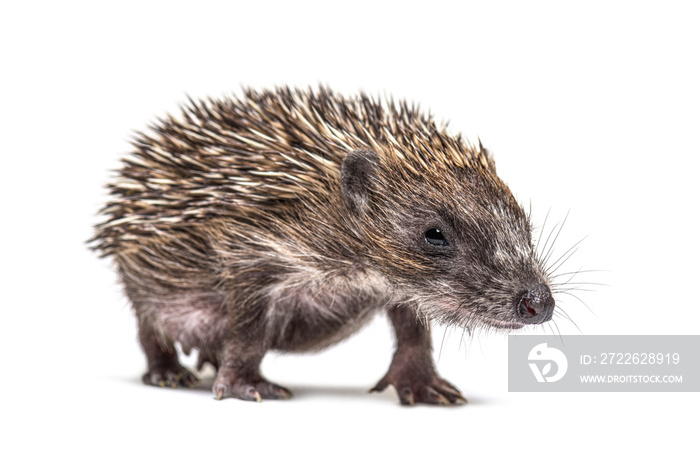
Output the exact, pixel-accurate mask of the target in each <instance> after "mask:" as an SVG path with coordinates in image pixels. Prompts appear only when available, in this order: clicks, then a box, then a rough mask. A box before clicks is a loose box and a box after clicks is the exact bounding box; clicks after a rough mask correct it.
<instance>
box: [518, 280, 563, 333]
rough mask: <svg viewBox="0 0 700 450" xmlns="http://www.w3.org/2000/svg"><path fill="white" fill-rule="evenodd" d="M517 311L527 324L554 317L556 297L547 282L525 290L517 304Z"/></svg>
mask: <svg viewBox="0 0 700 450" xmlns="http://www.w3.org/2000/svg"><path fill="white" fill-rule="evenodd" d="M515 312H516V314H517V315H518V318H520V321H521V322H523V323H527V324H532V323H542V322H546V321H548V320H549V319H551V318H552V313H553V312H554V298H552V292H551V291H550V290H549V287H547V285H546V284H540V285H538V286H536V287H534V288H533V289H530V290H528V291H525V292H523V293H522V294H521V295H520V298H519V299H518V301H517V303H516V305H515Z"/></svg>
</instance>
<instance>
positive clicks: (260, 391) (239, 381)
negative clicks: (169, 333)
mask: <svg viewBox="0 0 700 450" xmlns="http://www.w3.org/2000/svg"><path fill="white" fill-rule="evenodd" d="M265 352H266V349H265V348H262V347H261V346H260V345H256V344H253V343H241V342H237V341H228V342H225V343H224V345H223V346H222V347H221V350H220V351H219V354H218V357H217V359H218V364H217V365H218V371H217V373H216V379H215V380H214V385H213V387H212V390H213V391H214V395H215V396H216V399H217V400H221V399H223V398H227V397H233V398H239V399H241V400H251V401H258V402H260V401H262V399H288V398H290V397H291V396H292V393H291V391H289V390H288V389H286V388H283V387H282V386H279V385H276V384H274V383H271V382H269V381H268V380H266V379H265V378H264V377H263V376H262V374H261V373H260V362H261V361H262V358H263V356H265Z"/></svg>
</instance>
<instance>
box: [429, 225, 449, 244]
mask: <svg viewBox="0 0 700 450" xmlns="http://www.w3.org/2000/svg"><path fill="white" fill-rule="evenodd" d="M425 242H427V243H428V244H430V245H435V246H447V245H450V244H449V243H448V242H447V239H445V236H444V235H443V234H442V231H440V230H439V229H437V228H431V229H429V230H428V231H426V232H425Z"/></svg>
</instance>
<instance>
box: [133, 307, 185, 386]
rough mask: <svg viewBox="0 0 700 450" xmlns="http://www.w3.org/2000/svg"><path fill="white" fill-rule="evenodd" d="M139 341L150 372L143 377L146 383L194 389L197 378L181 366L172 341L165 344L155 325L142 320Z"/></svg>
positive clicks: (140, 321) (140, 320)
mask: <svg viewBox="0 0 700 450" xmlns="http://www.w3.org/2000/svg"><path fill="white" fill-rule="evenodd" d="M139 341H140V342H141V347H142V348H143V351H144V353H146V359H147V360H148V372H146V373H145V374H144V375H143V382H144V383H146V384H151V385H154V386H160V387H166V386H167V387H173V388H175V387H177V386H178V385H179V386H186V387H194V385H195V384H196V383H197V381H198V380H197V377H196V376H194V374H192V372H190V371H189V370H187V369H185V368H184V367H182V366H181V365H180V361H179V360H178V358H177V351H176V350H175V346H174V345H173V343H172V341H168V342H164V341H163V339H162V338H159V337H158V335H157V333H156V331H155V330H154V328H153V325H151V323H150V322H149V321H147V320H142V319H141V318H139Z"/></svg>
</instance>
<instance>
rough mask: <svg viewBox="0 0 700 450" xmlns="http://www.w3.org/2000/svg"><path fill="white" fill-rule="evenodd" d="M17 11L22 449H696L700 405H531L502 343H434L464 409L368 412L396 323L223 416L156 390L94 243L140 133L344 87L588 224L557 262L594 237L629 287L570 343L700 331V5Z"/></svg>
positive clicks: (12, 424)
mask: <svg viewBox="0 0 700 450" xmlns="http://www.w3.org/2000/svg"><path fill="white" fill-rule="evenodd" d="M9 3H10V2H5V3H3V6H2V7H0V51H1V54H0V58H1V59H0V93H1V97H0V119H1V120H0V127H1V128H0V137H1V141H0V142H1V143H0V145H1V147H2V159H1V160H0V161H1V162H0V173H1V176H0V183H1V185H0V195H1V196H2V197H1V202H0V211H1V214H2V216H1V220H0V227H1V228H0V244H1V247H0V255H1V256H0V264H1V265H2V266H1V270H0V277H1V278H0V279H1V280H2V284H1V285H0V296H1V299H2V302H1V303H0V333H1V337H2V340H1V341H0V342H1V343H2V345H3V349H2V353H1V355H2V361H3V362H2V378H1V379H0V380H1V381H0V411H1V412H2V416H3V417H2V418H1V419H0V447H2V448H39V447H38V445H40V444H41V445H42V446H43V447H44V448H46V447H50V448H54V447H59V448H184V447H192V448H194V447H195V446H196V447H197V448H214V446H216V448H221V447H222V446H223V447H226V448H228V447H231V448H250V447H249V446H255V447H254V448H260V447H262V448H298V447H299V446H302V445H304V446H311V447H313V446H323V447H340V448H356V447H360V446H366V445H372V448H380V447H379V445H383V447H384V448H386V447H387V446H388V445H392V448H394V447H396V448H403V447H408V448H411V447H419V446H420V447H423V448H427V447H428V446H430V447H433V446H439V447H441V448H450V449H456V448H492V447H493V446H497V447H502V446H506V445H507V446H509V447H511V448H518V449H520V448H570V447H574V448H576V447H581V448H584V447H592V446H593V447H603V448H605V447H612V446H618V445H619V446H624V447H628V446H630V447H633V448H651V447H657V446H663V447H665V448H679V447H680V448H682V447H693V446H695V445H697V444H696V443H695V442H693V441H694V440H695V436H696V435H697V433H696V427H697V417H698V416H697V412H696V411H697V404H698V401H699V400H700V396H699V395H698V394H697V393H669V394H661V393H628V394H623V393H600V394H580V393H578V394H577V393H563V394H556V393H553V394H544V393H543V394H534V393H532V394H525V393H508V392H507V374H506V370H507V359H506V358H507V345H506V336H505V335H502V334H495V333H485V332H479V333H477V334H476V336H475V337H473V338H468V337H464V338H463V334H462V332H461V331H459V330H450V331H448V332H447V333H446V332H445V330H444V329H442V328H436V329H435V356H436V358H438V355H439V361H438V368H439V370H440V372H441V373H442V375H444V376H445V377H446V378H447V379H449V380H451V381H452V382H454V383H455V384H456V385H458V386H459V387H460V388H461V389H462V390H463V392H464V393H465V395H466V397H468V398H469V400H470V402H469V404H467V405H465V406H461V407H453V408H438V407H428V406H420V407H415V408H405V407H400V406H399V405H398V400H397V399H396V396H395V393H394V392H393V391H391V390H389V391H387V392H385V393H383V394H374V395H369V394H366V390H367V389H368V388H369V387H371V386H372V385H373V383H374V382H376V381H377V380H378V379H379V378H380V377H381V376H382V375H383V374H384V371H385V370H386V368H387V367H388V364H389V361H390V358H391V353H392V348H391V347H392V335H391V331H390V328H389V326H388V324H387V323H386V320H385V318H384V317H378V318H377V320H376V321H375V322H373V323H372V324H371V326H370V327H368V328H367V329H365V330H364V331H363V332H362V333H360V334H359V335H357V336H356V337H354V338H353V339H351V340H349V341H347V342H345V343H344V344H342V345H340V346H337V347H335V348H333V349H330V350H328V351H326V352H323V353H321V354H318V355H302V356H283V355H270V356H268V357H267V358H266V359H265V361H264V363H263V370H264V372H265V373H266V375H268V376H269V378H271V379H272V380H274V381H276V382H278V383H280V384H282V385H285V386H287V387H289V388H291V389H292V390H293V391H294V392H295V394H296V395H295V397H294V398H293V399H292V400H291V401H289V402H274V401H266V402H263V403H262V404H253V403H246V402H241V401H237V400H226V401H222V402H216V401H213V400H212V395H211V393H210V391H209V389H210V384H211V375H212V374H211V373H204V374H202V377H203V383H202V385H201V387H200V388H198V389H195V390H192V391H188V390H182V389H181V390H176V391H172V390H169V389H157V388H151V387H147V386H144V385H142V384H141V382H140V376H141V374H142V372H143V371H144V369H145V361H144V358H143V355H142V354H141V351H140V349H139V347H138V345H137V342H136V331H135V323H134V319H133V317H132V314H131V312H130V310H129V306H128V303H127V301H126V299H125V298H124V296H123V295H122V294H121V291H120V288H119V286H118V285H117V283H116V277H115V275H114V272H113V271H112V269H111V266H110V264H109V263H108V262H107V261H101V260H98V259H97V258H96V257H95V255H94V254H91V253H90V252H88V251H87V250H86V246H85V245H84V241H85V240H86V239H88V238H89V237H90V235H91V227H92V225H93V224H94V223H95V222H96V221H97V219H96V217H95V212H96V211H97V209H99V207H100V205H101V204H102V202H104V200H105V190H104V189H103V188H102V186H103V185H104V184H105V183H106V181H107V180H108V178H109V171H110V170H113V169H115V168H117V167H118V159H119V157H120V156H122V155H124V154H125V153H126V152H128V151H129V145H128V143H127V140H128V138H129V135H130V133H131V132H132V131H133V130H138V129H143V128H144V126H145V125H146V124H147V123H148V122H149V121H150V120H152V119H153V118H154V117H156V116H158V115H162V114H164V113H165V112H175V111H176V109H177V106H178V105H179V104H181V103H182V102H183V101H184V100H185V96H186V95H187V94H189V95H190V96H192V97H200V96H221V95H227V94H235V93H238V92H240V89H241V86H252V87H271V86H275V85H280V84H290V85H293V86H301V87H305V86H308V85H317V84H318V83H319V82H321V83H324V84H328V85H329V86H331V87H333V88H334V89H336V90H338V91H340V92H342V93H347V94H352V93H355V92H357V91H358V90H360V89H364V90H366V91H367V92H369V93H373V94H383V93H386V94H391V95H393V96H395V97H398V98H401V97H404V98H408V99H410V100H415V101H417V102H419V103H420V104H421V105H423V106H424V107H425V108H426V109H430V110H431V111H432V112H433V113H434V114H435V115H436V117H437V118H438V119H439V120H448V119H449V120H450V124H451V129H452V130H454V131H456V132H457V131H459V132H462V133H464V134H465V135H466V136H468V137H469V138H470V139H471V140H473V141H475V140H476V139H477V138H481V140H482V142H483V143H484V144H485V145H486V146H487V147H489V148H490V149H491V150H492V151H493V152H494V154H495V157H496V162H497V165H498V169H499V174H500V175H501V177H502V178H503V179H504V180H505V181H506V182H507V183H508V184H509V186H510V187H511V189H512V190H513V191H514V192H515V194H516V196H517V197H518V198H519V199H520V201H521V202H523V203H524V204H526V205H529V204H530V202H531V203H532V208H533V214H534V217H535V221H536V222H537V223H539V224H540V225H541V224H542V221H543V219H544V216H545V215H546V213H547V211H548V210H549V209H550V208H551V213H550V219H549V221H548V225H547V227H546V228H547V230H549V229H551V226H553V225H554V224H555V223H556V222H558V221H561V220H562V219H563V217H564V216H565V215H566V213H567V211H570V214H569V218H568V221H567V224H566V226H565V227H564V230H563V232H562V235H561V236H560V238H559V240H558V241H557V244H556V251H557V252H558V254H561V253H563V252H565V251H566V250H567V249H568V248H569V247H570V246H571V245H573V244H575V243H576V242H577V241H578V240H579V239H580V238H582V237H584V236H588V238H587V239H586V240H585V241H584V242H583V243H582V245H581V249H580V250H579V252H577V253H576V254H575V255H574V257H573V258H572V259H571V260H570V264H567V265H568V266H569V268H570V269H573V270H576V269H579V268H584V269H596V270H605V272H592V273H587V274H585V275H582V276H581V277H580V280H581V281H586V282H596V283H604V284H607V285H608V286H607V287H605V286H602V287H600V286H594V287H595V289H596V290H595V292H579V297H580V298H581V299H582V300H583V303H585V305H586V306H583V305H582V303H580V302H579V301H577V300H575V299H573V298H568V297H566V296H563V297H561V298H558V299H557V300H558V305H561V307H563V309H564V311H566V312H567V313H568V314H569V316H571V318H572V319H573V321H575V322H576V325H577V326H578V328H580V331H579V330H578V329H577V328H576V327H575V326H574V325H572V324H571V322H569V321H568V320H566V319H564V318H561V317H560V318H558V319H557V320H556V322H555V323H556V325H557V326H558V329H559V330H560V332H561V333H564V334H566V333H575V334H580V333H583V334H697V333H698V331H699V330H698V324H697V321H698V317H699V316H700V301H699V300H700V298H699V297H700V296H699V295H698V287H697V286H698V283H697V272H698V262H697V257H698V254H700V245H699V244H698V235H697V228H698V227H697V213H696V211H697V206H698V181H697V171H698V162H700V158H699V157H698V152H699V151H700V137H699V136H700V133H698V131H699V130H698V127H699V125H700V87H699V86H700V83H699V81H698V80H700V51H699V47H700V26H699V25H698V24H699V23H700V13H699V11H698V9H697V8H698V7H696V6H694V5H693V2H687V3H679V2H668V1H665V2H656V3H649V2H629V3H621V2H600V3H599V2H591V1H587V2H580V3H579V4H578V6H572V4H570V3H568V2H545V3H543V2H512V3H503V2H493V1H492V2H484V3H482V4H471V3H467V2H454V3H445V2H431V3H430V4H428V3H427V2H419V3H409V2H400V3H393V4H390V3H380V2H376V1H375V2H353V3H346V4H344V3H333V2H318V3H302V2H286V3H267V2H258V3H256V5H255V6H252V5H251V4H252V3H253V2H221V4H214V3H209V2H196V3H195V2H191V4H189V5H183V4H178V3H176V2H162V3H155V2H118V3H117V2H114V3H113V6H105V5H106V3H105V2H85V3H76V2H44V3H41V2H23V3H22V6H8V4H9ZM19 4H20V2H14V5H19ZM195 4H196V6H195ZM223 5H225V6H223ZM581 287H592V286H590V285H582V286H581ZM588 308H590V310H589V309H588ZM591 310H592V311H591ZM531 332H534V333H547V334H551V333H555V332H556V328H554V327H552V328H550V327H549V326H546V327H542V328H541V329H536V330H534V331H531ZM443 336H446V337H445V338H444V339H443ZM189 362H190V363H191V361H189ZM374 444H377V445H376V447H375V445H374ZM244 446H245V447H244ZM695 448H696V447H695Z"/></svg>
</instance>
